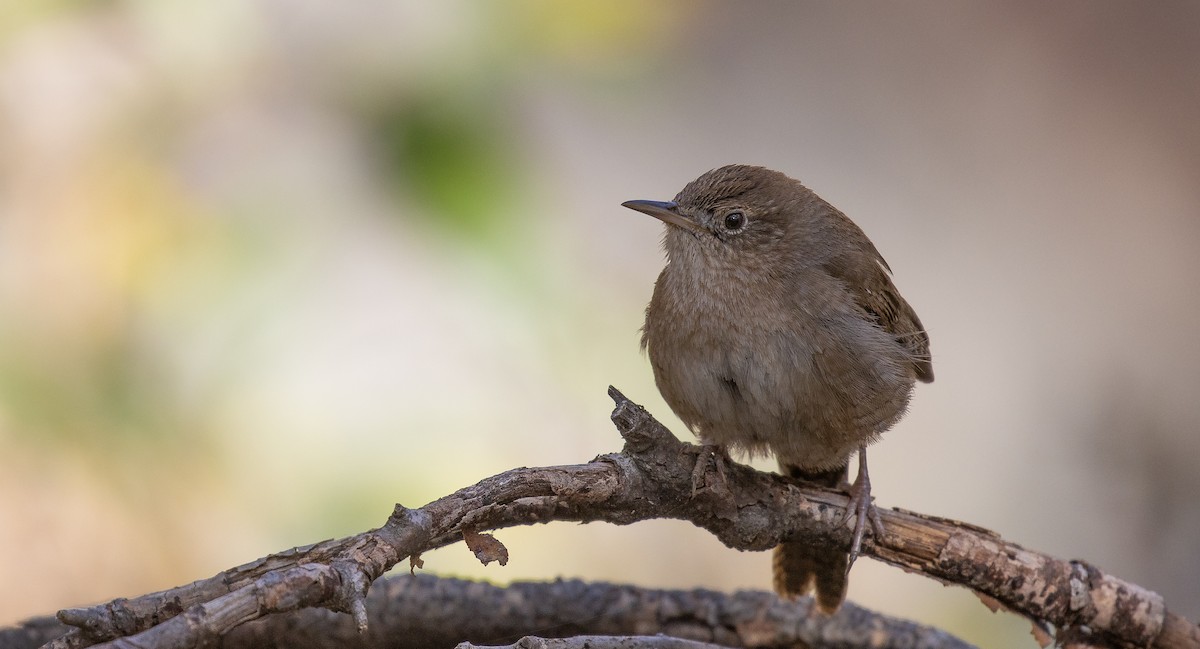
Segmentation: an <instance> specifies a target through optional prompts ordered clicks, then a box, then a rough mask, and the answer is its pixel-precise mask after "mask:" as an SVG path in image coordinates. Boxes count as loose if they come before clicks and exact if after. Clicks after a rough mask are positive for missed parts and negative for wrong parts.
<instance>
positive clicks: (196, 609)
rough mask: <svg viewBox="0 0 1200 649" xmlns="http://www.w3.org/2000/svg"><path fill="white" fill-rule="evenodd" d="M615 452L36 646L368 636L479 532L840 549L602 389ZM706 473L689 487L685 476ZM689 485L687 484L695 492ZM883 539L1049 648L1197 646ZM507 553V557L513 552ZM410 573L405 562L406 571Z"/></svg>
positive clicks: (1112, 581) (276, 560) (986, 540)
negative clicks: (278, 631)
mask: <svg viewBox="0 0 1200 649" xmlns="http://www.w3.org/2000/svg"><path fill="white" fill-rule="evenodd" d="M610 394H611V396H612V397H613V399H614V400H615V401H616V404H617V405H616V409H615V410H614V412H613V422H614V423H615V424H616V426H617V428H618V430H619V431H620V433H621V435H622V436H623V437H624V439H625V447H624V449H623V450H622V452H620V453H614V454H610V455H605V456H601V457H599V458H596V459H595V460H593V461H592V462H590V463H588V464H582V465H571V466H559V467H543V468H522V469H514V470H512V471H507V472H505V473H502V474H499V475H496V476H493V477H491V478H487V479H485V480H483V481H481V482H479V483H478V484H476V485H473V486H471V487H467V488H465V489H462V490H460V491H457V492H455V493H453V494H450V495H449V496H446V497H443V498H440V499H438V500H436V501H434V502H432V503H429V504H428V505H426V506H424V507H421V508H419V509H407V508H405V507H403V506H400V505H397V506H396V509H395V511H394V512H393V513H392V515H391V517H389V519H388V521H387V522H386V523H385V524H384V525H383V526H382V527H380V528H378V529H375V530H370V531H368V532H364V533H362V534H358V535H355V536H352V537H348V538H345V539H340V540H335V541H325V542H322V543H318V544H316V545H313V546H308V547H304V548H297V549H294V550H290V551H288V552H284V553H281V554H278V555H272V556H269V557H265V558H263V559H260V560H258V561H255V562H252V563H250V564H246V565H243V566H239V567H237V568H232V569H230V570H228V571H225V572H223V573H221V574H219V575H216V576H214V577H212V578H209V579H206V580H202V581H199V582H195V583H193V584H189V585H186V586H181V587H179V588H174V589H171V590H168V591H163V592H160V593H153V594H150V595H146V596H143V597H138V598H134V599H131V600H115V601H113V602H110V603H108V604H104V605H101V606H97V607H92V608H88V609H69V610H65V611H60V612H59V619H60V620H62V621H63V622H65V623H67V624H69V625H71V626H74V627H77V630H76V631H73V632H72V633H70V634H68V635H67V636H65V637H64V638H62V639H59V640H56V641H54V642H53V643H51V645H50V646H53V647H83V646H88V645H91V644H96V643H98V642H105V641H110V640H113V639H114V638H119V639H120V640H116V641H114V642H112V646H131V647H132V646H143V647H144V646H156V647H192V646H197V645H199V644H204V643H208V642H212V641H215V640H216V639H217V638H219V637H221V636H223V635H225V634H227V633H229V632H230V631H231V630H233V629H234V628H237V627H238V626H239V625H242V624H244V623H246V622H248V621H251V620H256V619H259V618H263V617H266V616H269V615H272V614H278V613H284V612H288V611H294V610H297V609H300V608H304V607H310V606H318V607H323V608H326V609H329V610H332V611H344V612H349V613H351V614H352V616H353V619H354V621H355V623H356V625H357V627H358V628H359V629H360V630H365V629H366V627H367V622H368V616H367V609H366V604H365V603H366V594H367V589H368V585H369V584H370V583H371V582H372V581H374V580H375V579H376V578H377V577H378V576H379V575H381V574H383V572H385V571H386V570H387V569H389V568H390V567H392V566H394V565H395V564H396V563H398V562H400V561H401V560H403V559H404V558H406V557H408V558H410V561H413V562H419V555H420V553H421V552H424V551H426V550H430V549H433V548H437V547H442V546H444V545H448V544H450V543H454V542H456V541H458V540H462V539H466V540H467V542H468V544H469V546H470V547H471V549H472V551H473V552H475V554H476V556H477V557H479V559H480V560H481V561H483V562H485V563H487V562H488V561H492V560H496V561H500V562H501V563H503V562H504V561H506V560H507V549H505V548H504V546H503V545H502V544H500V543H499V542H498V541H496V540H495V539H494V538H493V537H492V536H490V535H488V534H481V533H480V531H481V530H497V529H502V528H506V527H511V526H514V525H527V524H531V523H543V522H548V521H552V520H564V521H582V522H589V521H596V520H603V521H608V522H611V523H616V524H630V523H634V522H637V521H642V520H648V519H653V518H676V519H681V520H687V521H690V522H691V523H693V524H695V525H697V526H699V527H702V528H704V529H706V530H708V531H709V532H711V533H712V534H713V535H715V536H716V537H717V538H719V539H720V540H721V541H722V542H724V543H725V544H726V545H728V546H729V547H731V548H736V549H740V550H766V549H769V548H771V547H774V546H775V545H777V544H778V543H779V542H780V541H781V540H783V539H785V538H787V539H794V540H801V541H806V542H822V543H835V544H839V545H842V546H847V545H848V544H849V541H850V534H851V530H850V529H848V528H846V527H844V526H842V525H841V524H840V521H841V520H842V518H843V512H844V507H845V505H846V500H847V499H846V496H845V495H844V494H842V493H839V492H836V491H829V490H821V489H816V488H805V487H801V486H798V485H795V484H792V483H790V482H788V481H787V480H786V479H784V478H782V477H780V476H777V475H774V474H766V473H761V472H758V471H755V470H753V469H750V468H749V467H745V466H741V465H737V464H732V463H729V464H728V465H727V466H717V465H715V464H713V462H714V458H715V457H716V456H713V454H711V453H706V452H705V451H704V450H702V449H701V448H700V447H697V446H694V445H691V444H685V443H683V442H680V441H679V440H677V439H676V438H675V437H674V436H672V435H671V433H670V432H669V431H668V430H667V429H666V428H665V427H663V426H662V425H661V424H660V423H658V422H657V421H656V420H655V419H654V418H653V417H651V416H650V415H649V414H648V413H647V412H646V411H645V410H644V409H643V408H642V407H641V406H638V405H636V404H634V403H632V402H631V401H629V400H628V399H626V398H625V397H624V396H623V395H621V394H620V393H619V392H618V391H616V390H615V389H612V388H610ZM698 461H700V462H706V463H708V464H709V466H707V467H702V468H705V469H706V470H703V471H701V472H700V473H695V472H694V469H695V468H696V467H697V462H698ZM696 476H699V480H700V481H701V482H702V484H697V481H696ZM880 513H881V515H882V519H883V523H884V526H885V528H886V533H885V534H883V535H882V536H881V537H880V538H869V539H868V541H867V542H866V543H864V545H863V554H864V555H865V556H872V557H875V558H877V559H880V560H882V561H885V562H887V563H890V564H892V565H897V566H901V567H903V568H905V569H908V570H911V571H915V572H920V573H923V574H925V575H927V576H929V577H932V578H934V579H938V580H941V581H943V582H947V583H954V584H959V585H962V586H966V587H968V588H971V589H973V590H975V591H976V592H977V593H979V594H981V595H982V596H984V597H985V598H988V599H990V600H994V601H995V602H997V603H998V604H999V605H1001V606H1003V607H1005V608H1007V609H1009V610H1011V611H1014V612H1017V613H1020V614H1022V615H1025V616H1027V617H1028V618H1030V619H1031V620H1033V621H1034V622H1035V624H1038V625H1040V626H1042V627H1043V628H1045V629H1046V630H1047V632H1053V633H1056V634H1058V638H1059V640H1060V641H1063V642H1065V641H1070V642H1075V643H1080V644H1093V645H1097V646H1129V647H1149V646H1153V647H1163V648H1168V647H1169V648H1174V647H1200V629H1197V627H1195V626H1194V625H1192V624H1190V623H1188V622H1187V621H1186V620H1184V619H1183V618H1181V617H1179V616H1177V615H1175V614H1174V613H1172V612H1170V611H1169V610H1168V609H1167V607H1166V606H1165V604H1164V602H1163V601H1162V598H1161V597H1159V596H1158V595H1157V594H1155V593H1153V592H1150V591H1148V590H1146V589H1144V588H1141V587H1139V586H1137V585H1134V584H1130V583H1128V582H1124V581H1121V580H1119V579H1117V578H1115V577H1112V576H1110V575H1107V574H1105V573H1103V572H1101V571H1100V570H1099V569H1097V568H1095V567H1093V566H1091V565H1090V564H1087V563H1085V562H1082V561H1064V560H1060V559H1056V558H1054V557H1050V556H1048V555H1045V554H1041V553H1038V552H1035V551H1031V550H1027V549H1025V548H1022V547H1021V546H1019V545H1016V544H1015V543H1011V542H1008V541H1005V540H1004V539H1002V538H1000V537H999V536H998V535H997V534H995V533H994V532H990V531H988V530H984V529H981V528H979V527H975V526H973V525H969V524H967V523H961V522H957V521H951V520H947V519H942V518H937V517H932V516H923V515H920V514H916V513H913V512H908V511H903V510H882V511H881V512H880ZM518 551H519V549H518ZM418 565H419V563H418Z"/></svg>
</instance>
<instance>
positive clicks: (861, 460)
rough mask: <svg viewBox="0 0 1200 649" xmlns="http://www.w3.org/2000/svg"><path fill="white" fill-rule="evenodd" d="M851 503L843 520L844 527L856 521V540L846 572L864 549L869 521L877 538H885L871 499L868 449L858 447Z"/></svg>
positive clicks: (851, 545) (877, 512)
mask: <svg viewBox="0 0 1200 649" xmlns="http://www.w3.org/2000/svg"><path fill="white" fill-rule="evenodd" d="M848 491H849V492H850V501H849V502H848V503H846V517H845V518H843V519H842V525H845V524H846V523H849V522H850V520H851V519H854V540H853V542H851V544H850V560H849V561H848V562H847V563H846V571H847V572H849V571H850V566H853V565H854V560H855V559H857V558H858V552H859V550H861V549H862V540H863V534H864V533H865V531H866V527H867V521H868V520H870V521H871V529H872V531H873V532H874V533H875V535H876V536H883V519H882V518H880V517H879V511H878V510H876V509H875V503H874V502H872V499H871V477H870V476H869V475H868V473H867V447H866V446H860V447H858V476H857V477H856V478H854V484H852V485H850V488H849V490H848Z"/></svg>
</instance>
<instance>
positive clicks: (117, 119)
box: [0, 0, 1200, 647]
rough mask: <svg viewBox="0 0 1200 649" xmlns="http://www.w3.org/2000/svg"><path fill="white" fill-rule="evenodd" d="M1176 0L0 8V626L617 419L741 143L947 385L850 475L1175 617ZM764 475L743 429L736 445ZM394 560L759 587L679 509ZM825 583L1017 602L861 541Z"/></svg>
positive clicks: (1192, 335)
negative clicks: (496, 555)
mask: <svg viewBox="0 0 1200 649" xmlns="http://www.w3.org/2000/svg"><path fill="white" fill-rule="evenodd" d="M1197 33H1200V5H1198V4H1196V3H1192V2H1183V1H1180V2H1162V3H1155V4H1152V5H1147V4H1130V3H1122V2H1091V1H1088V2H1083V1H1082V0H1079V1H1065V2H1054V3H1045V2H1041V1H1040V0H1036V1H1035V0H1029V1H1024V2H1009V3H1005V4H970V5H963V4H961V3H955V2H948V1H945V2H913V3H904V4H864V3H819V2H811V3H810V2H806V3H794V2H784V1H782V0H781V1H776V2H757V3H737V4H733V3H729V4H724V3H717V2H684V1H682V0H679V1H674V2H671V1H666V2H657V3H642V2H636V1H634V0H617V1H611V0H610V1H603V2H600V1H597V2H577V3H558V2H552V1H551V0H512V1H508V2H482V1H463V0H452V1H443V2H438V3H432V2H415V1H414V2H352V3H318V2H284V1H281V0H252V1H249V2H247V1H245V0H216V1H211V2H202V3H197V2H182V1H177V0H171V1H159V0H155V1H150V0H127V1H110V2H83V1H77V0H76V1H72V0H57V1H46V2H7V3H3V4H2V5H0V548H3V552H2V553H0V624H6V623H11V622H15V621H17V620H19V619H21V618H23V617H26V616H30V615H34V614H44V613H51V612H53V611H54V610H56V609H58V608H60V607H65V606H72V605H81V604H87V603H91V602H96V601H100V600H107V599H110V598H113V597H118V596H133V595H138V594H141V593H144V592H147V591H152V590H156V589H161V588H166V587H170V586H174V585H178V584H181V583H185V582H189V581H191V580H194V579H198V578H203V577H207V576H209V575H211V574H214V573H216V572H218V571H220V570H222V569H224V568H227V567H229V566H232V565H235V564H239V563H242V562H245V561H248V560H251V559H254V558H256V557H259V556H261V555H264V554H267V553H269V552H272V551H277V550H281V549H284V548H287V547H291V546H295V545H302V544H306V543H310V542H314V541H317V540H320V539H325V538H329V537H336V536H342V535H346V534H351V533H355V532H359V531H362V530H364V529H367V528H370V527H373V526H376V525H379V524H381V523H382V522H383V521H384V520H385V518H386V517H387V515H388V513H389V512H390V511H391V508H392V505H393V503H395V502H397V501H398V502H401V503H403V504H405V505H408V506H419V505H421V504H424V503H425V502H428V501H430V500H433V499H435V498H437V497H439V496H442V495H444V494H446V493H449V492H451V491H453V490H454V489H457V488H459V487H462V486H465V485H468V484H471V483H474V482H476V481H477V480H479V479H482V478H484V477H487V476H489V475H492V474H495V473H498V472H501V471H504V470H506V469H509V468H512V467H515V466H522V465H524V466H536V465H547V464H565V463H578V462H585V461H587V460H589V459H591V458H592V457H593V456H595V455H596V454H599V453H605V452H610V451H615V450H617V449H618V448H619V447H620V439H619V438H618V436H617V435H616V433H615V431H614V429H613V428H612V426H611V424H610V423H609V421H608V416H609V413H610V411H611V407H612V404H611V401H610V400H609V399H608V397H607V396H606V394H605V388H606V387H607V386H608V385H609V384H613V385H616V386H618V387H619V388H621V389H622V390H623V391H624V392H625V393H626V394H627V395H629V396H630V397H631V398H633V399H634V400H635V401H639V402H640V403H642V404H645V405H646V406H647V407H649V408H650V409H651V411H652V412H654V413H655V414H657V415H658V416H659V417H660V418H662V419H663V420H664V422H667V423H668V424H669V425H671V426H672V427H673V429H674V430H675V431H676V433H677V434H679V435H680V436H681V437H686V438H689V439H690V435H689V434H688V433H687V432H686V431H685V430H684V429H683V427H682V426H681V425H680V424H679V423H678V421H677V420H676V419H675V418H674V417H673V416H671V414H670V411H669V410H668V408H667V407H666V406H665V405H664V404H663V402H662V400H661V398H660V397H659V396H658V393H657V391H656V389H655V388H654V384H653V380H652V378H651V373H650V368H649V365H648V363H647V361H646V360H645V358H644V357H643V356H642V355H641V354H640V353H639V351H638V346H637V343H638V328H639V327H640V325H641V318H642V309H643V308H644V305H645V303H646V302H647V301H648V299H649V296H650V290H651V287H652V283H653V280H654V278H655V276H656V275H657V272H658V270H659V268H660V267H661V264H662V261H663V257H662V252H661V250H660V248H659V237H660V235H661V227H662V226H661V224H659V223H658V222H656V221H654V220H653V219H649V218H647V217H645V216H642V215H639V214H636V213H634V212H631V211H628V210H624V209H622V208H621V207H619V204H620V203H621V201H623V200H627V199H633V198H649V199H663V200H666V199H670V198H671V197H673V196H674V194H675V193H676V192H677V191H678V190H679V189H680V188H681V187H682V186H683V185H684V184H685V183H686V182H687V181H689V180H691V179H692V178H694V177H695V176H697V175H699V174H700V173H701V172H703V171H705V170H707V169H710V168H713V167H716V166H720V165H722V164H725V163H731V162H744V163H753V164H762V165H766V166H769V167H773V168H776V169H779V170H782V171H784V172H786V173H788V174H789V175H792V176H794V177H797V178H799V179H801V180H802V181H804V182H805V183H806V184H807V185H808V186H810V187H811V188H813V189H814V190H816V191H817V192H818V193H819V194H821V195H822V196H823V197H824V198H826V199H828V200H829V201H830V202H832V203H833V204H834V205H837V206H838V207H840V208H841V209H842V210H843V211H845V212H846V213H847V214H848V215H850V216H851V217H852V218H853V219H855V220H856V221H857V222H858V223H859V224H860V225H861V226H862V227H863V228H864V229H865V230H866V231H867V233H868V234H869V235H870V236H871V238H872V239H873V240H874V241H875V243H876V244H877V246H878V247H879V249H880V250H881V251H882V252H883V254H884V256H886V257H887V259H888V261H889V262H890V263H891V266H892V268H893V269H895V272H896V283H897V285H898V286H899V287H900V289H901V290H902V292H903V293H904V295H905V296H906V297H907V298H908V300H909V301H910V302H911V303H912V304H913V305H914V306H915V307H916V309H917V311H918V312H919V313H920V315H921V318H922V319H923V320H924V322H925V323H926V324H927V326H928V328H929V330H930V333H931V336H932V340H933V352H934V365H935V368H936V371H937V377H938V380H937V382H936V383H934V384H932V385H930V386H925V385H922V386H919V387H918V389H917V394H916V396H915V399H914V402H913V405H912V409H911V414H910V415H909V416H908V417H907V418H906V419H905V420H904V421H903V422H901V423H900V424H899V425H898V426H897V427H896V428H895V429H894V430H893V431H891V432H890V433H889V434H888V435H887V436H885V438H884V440H883V442H882V443H880V444H879V445H877V446H876V447H875V449H874V452H873V454H872V477H873V482H874V485H875V494H876V496H877V501H878V502H879V504H880V505H883V506H902V507H904V508H907V509H912V510H916V511H921V512H926V513H930V514H937V515H943V516H949V517H953V518H959V519H963V520H967V521H970V522H972V523H976V524H979V525H982V526H985V527H988V528H991V529H994V530H996V531H998V532H1000V533H1002V534H1003V535H1004V536H1005V537H1006V538H1009V539H1011V540H1014V541H1016V542H1019V543H1022V544H1025V545H1027V546H1028V547H1030V548H1035V549H1038V550H1042V551H1046V552H1050V553H1052V554H1055V555H1057V556H1061V557H1070V558H1084V559H1087V560H1089V561H1091V562H1093V563H1095V564H1096V565H1098V566H1100V567H1101V568H1103V569H1105V570H1107V571H1110V572H1112V573H1113V574H1116V575H1118V576H1120V577H1123V578H1126V579H1129V580H1132V581H1134V582H1136V583H1138V584H1141V585H1143V586H1145V587H1147V588H1150V589H1153V590H1156V591H1158V592H1159V593H1161V594H1162V595H1164V596H1165V597H1166V600H1167V604H1168V606H1169V607H1170V608H1172V609H1173V610H1176V611H1178V612H1180V613H1182V614H1184V615H1186V616H1188V617H1190V618H1191V619H1192V620H1196V619H1197V618H1200V591H1198V590H1197V588H1196V584H1197V583H1200V558H1198V557H1197V554H1196V548H1197V547H1200V506H1198V505H1197V504H1196V496H1197V494H1198V493H1200V472H1197V471H1196V469H1195V467H1196V458H1197V457H1200V435H1197V433H1196V431H1197V429H1198V428H1200V399H1197V389H1198V388H1200V343H1197V334H1196V329H1197V318H1198V317H1200V289H1198V280H1200V254H1198V253H1200V182H1198V181H1200V39H1197V38H1196V34H1197ZM761 466H763V467H764V468H771V464H770V463H769V462H766V463H761ZM498 536H499V538H500V539H501V540H502V541H504V542H505V543H506V544H507V546H508V548H509V549H510V551H511V553H512V560H511V561H510V563H509V565H508V566H507V567H503V568H502V567H499V566H497V565H494V564H493V565H491V566H488V567H486V568H484V567H482V566H479V565H478V564H477V563H476V562H474V559H473V558H472V557H471V555H470V553H469V552H468V551H467V550H466V549H465V548H463V547H462V546H458V547H452V548H448V549H445V550H442V551H438V552H434V553H430V554H428V555H426V556H425V565H426V570H427V571H431V572H435V573H439V574H446V575H461V576H469V577H477V578H486V579H490V580H494V581H496V582H501V583H503V582H506V581H509V580H515V579H531V578H534V579H544V578H553V577H556V576H564V577H582V578H587V579H608V580H616V581H627V582H633V583H637V584H643V585H647V586H663V587H695V586H702V587H708V588H716V589H735V588H767V587H768V586H769V583H770V577H769V553H754V554H751V553H738V552H735V551H731V550H728V549H726V548H724V547H722V546H721V545H720V544H719V543H718V542H716V541H715V540H713V539H712V538H711V537H709V536H708V535H707V534H706V533H704V532H700V531H698V530H694V529H692V528H690V527H689V526H687V525H684V524H679V523H669V522H659V523H649V524H641V525H636V526H632V527H628V528H617V527H613V526H605V525H587V526H580V525H570V524H553V525H549V526H545V527H542V526H539V527H536V528H526V529H518V530H509V531H503V532H501V533H500V534H499V535H498ZM850 598H851V599H853V600H855V601H858V602H860V603H862V604H864V605H867V606H870V607H874V608H877V609H879V610H881V611H884V612H887V613H890V614H894V615H898V616H904V617H910V618H913V619H916V620H918V621H921V622H924V623H928V624H934V625H938V626H941V627H944V628H946V629H948V630H950V631H952V632H954V633H957V634H960V635H961V636H963V637H964V638H966V639H968V640H971V641H974V642H977V643H980V644H983V645H985V646H1031V647H1032V646H1034V642H1033V640H1032V638H1031V637H1030V636H1029V634H1028V629H1029V626H1028V624H1027V623H1025V622H1022V621H1021V620H1019V619H1017V618H1015V617H1013V616H1011V615H1004V614H992V613H989V612H988V611H987V610H986V609H985V607H984V606H983V605H982V604H981V603H980V602H979V601H978V600H977V599H976V598H975V597H974V596H973V595H971V594H970V593H969V592H967V591H965V590H962V589H957V588H945V587H942V586H941V585H938V584H935V583H934V582H932V581H929V580H926V579H923V578H920V577H915V576H911V575H907V574H904V573H903V572H901V571H900V570H897V569H895V568H891V567H888V566H884V565H882V564H879V563H876V562H873V561H862V562H860V563H859V564H858V565H857V566H856V568H855V573H854V578H853V579H852V582H851V590H850Z"/></svg>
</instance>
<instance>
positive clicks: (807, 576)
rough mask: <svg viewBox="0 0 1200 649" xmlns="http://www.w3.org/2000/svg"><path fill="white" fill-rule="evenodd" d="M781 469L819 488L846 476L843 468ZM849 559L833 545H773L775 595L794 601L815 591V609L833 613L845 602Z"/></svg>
mask: <svg viewBox="0 0 1200 649" xmlns="http://www.w3.org/2000/svg"><path fill="white" fill-rule="evenodd" d="M780 470H781V471H782V472H783V474H784V475H786V476H789V477H792V478H796V479H798V480H803V481H805V482H809V483H812V484H814V485H820V486H822V487H837V486H839V485H841V484H843V483H844V482H846V479H847V477H848V474H847V472H846V471H847V467H845V466H842V467H840V468H837V469H834V470H832V471H805V470H803V469H801V468H800V467H797V466H789V465H786V464H781V465H780ZM849 558H850V557H849V555H848V554H847V553H846V551H845V550H841V549H838V548H835V547H832V546H828V545H812V544H809V543H801V542H798V541H784V542H783V543H781V544H779V545H777V546H775V556H774V561H773V562H772V565H771V568H772V572H773V573H774V575H773V576H774V583H775V592H776V593H779V595H780V597H786V598H788V599H795V598H797V597H799V596H801V595H807V594H808V593H809V592H810V591H816V593H815V598H816V601H817V606H819V607H820V608H821V610H822V611H824V612H825V613H833V612H834V611H836V610H837V609H838V606H840V605H841V603H842V600H844V599H846V570H847V563H848V561H849Z"/></svg>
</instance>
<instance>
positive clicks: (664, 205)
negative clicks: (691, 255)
mask: <svg viewBox="0 0 1200 649" xmlns="http://www.w3.org/2000/svg"><path fill="white" fill-rule="evenodd" d="M621 207H628V208H629V209H631V210H637V211H639V212H641V213H642V214H649V215H650V216H653V217H654V218H656V219H658V220H659V221H662V222H663V223H666V224H667V225H674V226H677V227H680V228H683V229H684V230H687V231H690V232H692V233H696V232H699V231H700V230H701V227H700V225H699V224H698V223H696V222H695V221H693V220H691V219H689V218H688V217H686V216H684V215H682V214H680V213H679V211H678V209H679V203H676V202H674V201H625V202H624V203H621Z"/></svg>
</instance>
